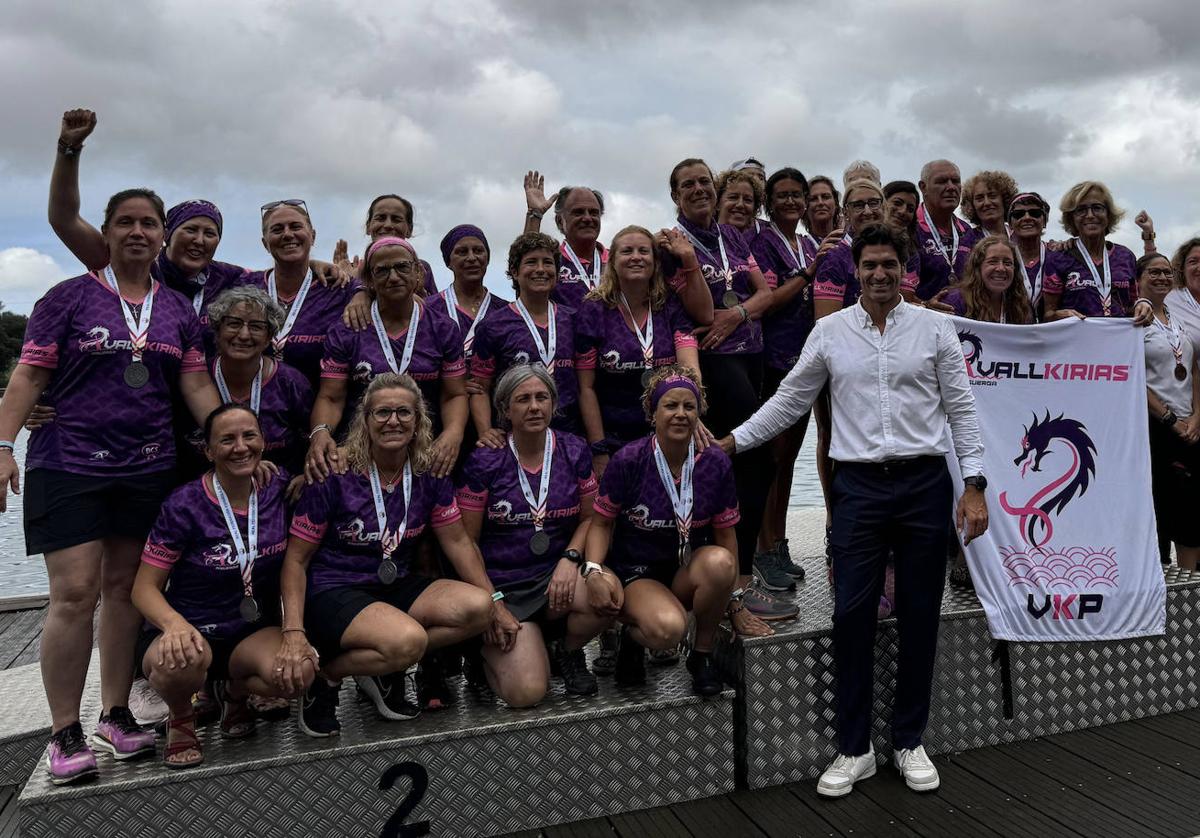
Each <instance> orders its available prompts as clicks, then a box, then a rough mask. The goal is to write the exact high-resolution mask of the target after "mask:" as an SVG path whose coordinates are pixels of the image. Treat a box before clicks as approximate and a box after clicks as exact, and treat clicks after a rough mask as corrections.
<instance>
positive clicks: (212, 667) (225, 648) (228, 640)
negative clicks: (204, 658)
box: [133, 622, 272, 681]
mask: <svg viewBox="0 0 1200 838" xmlns="http://www.w3.org/2000/svg"><path fill="white" fill-rule="evenodd" d="M270 625H272V624H270V623H263V622H258V623H255V624H254V625H252V626H246V627H245V628H244V629H242V630H241V631H240V632H238V633H237V634H235V635H233V636H231V637H205V638H204V640H205V642H206V643H208V648H210V649H212V663H210V664H209V665H208V677H207V678H206V679H205V680H207V681H224V680H225V679H226V678H228V677H229V659H230V658H231V657H233V650H234V649H236V648H237V647H238V644H239V643H241V642H242V641H243V640H245V639H246V638H247V637H249V636H250V635H252V634H254V633H255V632H256V631H261V630H262V629H264V628H268V627H269V626H270ZM161 635H162V632H161V631H159V630H158V629H156V628H154V627H153V626H149V627H147V628H143V629H142V633H141V634H139V635H138V639H137V646H136V648H135V652H134V658H133V663H134V666H135V667H136V668H137V674H138V676H140V677H142V678H145V677H146V672H145V670H144V669H143V668H142V659H143V658H145V657H146V652H148V651H150V644H151V643H153V642H154V641H155V640H156V639H157V638H158V637H160V636H161Z"/></svg>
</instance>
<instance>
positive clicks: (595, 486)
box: [579, 474, 600, 495]
mask: <svg viewBox="0 0 1200 838" xmlns="http://www.w3.org/2000/svg"><path fill="white" fill-rule="evenodd" d="M599 491H600V484H599V483H598V482H597V481H596V475H594V474H589V475H588V476H587V479H586V480H580V481H579V494H581V495H595V494H597V493H599Z"/></svg>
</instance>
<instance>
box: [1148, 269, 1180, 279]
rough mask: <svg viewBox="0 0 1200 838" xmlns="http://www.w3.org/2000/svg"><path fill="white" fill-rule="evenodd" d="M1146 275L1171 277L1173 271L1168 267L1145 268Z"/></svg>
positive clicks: (1157, 277) (1160, 277) (1153, 277)
mask: <svg viewBox="0 0 1200 838" xmlns="http://www.w3.org/2000/svg"><path fill="white" fill-rule="evenodd" d="M1146 276H1148V277H1150V278H1151V279H1171V278H1172V277H1174V276H1175V271H1173V270H1171V269H1170V268H1146Z"/></svg>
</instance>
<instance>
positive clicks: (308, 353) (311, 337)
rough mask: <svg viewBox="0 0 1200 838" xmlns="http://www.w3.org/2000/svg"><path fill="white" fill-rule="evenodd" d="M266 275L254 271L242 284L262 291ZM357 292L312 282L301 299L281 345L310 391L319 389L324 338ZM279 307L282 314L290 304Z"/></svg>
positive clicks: (353, 286)
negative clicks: (299, 307) (289, 330)
mask: <svg viewBox="0 0 1200 838" xmlns="http://www.w3.org/2000/svg"><path fill="white" fill-rule="evenodd" d="M270 273H271V271H270V270H266V271H255V272H254V273H252V274H250V275H249V276H248V277H247V279H246V282H247V284H249V285H253V286H255V287H256V288H261V289H263V290H264V291H266V290H267V275H268V274H270ZM359 288H360V286H359V285H358V284H357V283H356V282H351V283H348V284H346V285H344V286H342V287H341V288H335V287H333V286H327V285H322V284H321V283H320V282H318V281H317V280H316V279H314V280H313V282H312V285H311V286H310V287H309V289H308V295H307V296H306V297H305V298H304V307H303V308H302V309H301V310H300V313H299V314H298V315H297V316H296V322H295V324H293V326H292V330H291V332H290V333H289V334H288V337H287V340H286V342H285V343H284V346H283V352H282V358H283V360H284V362H285V363H287V364H288V365H289V366H291V367H294V368H295V369H298V370H299V371H300V372H301V374H302V375H303V376H304V377H305V378H307V379H308V382H309V384H311V385H312V386H313V389H314V390H315V389H317V387H318V386H319V379H320V376H321V359H322V358H323V357H325V335H326V334H328V332H329V329H330V328H331V327H332V326H333V324H334V323H340V322H342V312H343V311H345V310H346V305H347V304H348V303H349V302H350V298H351V297H353V296H354V294H355V292H357V291H358V290H359ZM269 293H270V292H268V294H269ZM279 304H280V305H282V306H283V309H284V311H288V310H289V309H290V307H291V304H292V301H291V300H286V301H285V300H279ZM367 331H370V329H369V328H368V329H367ZM276 357H280V355H279V353H276Z"/></svg>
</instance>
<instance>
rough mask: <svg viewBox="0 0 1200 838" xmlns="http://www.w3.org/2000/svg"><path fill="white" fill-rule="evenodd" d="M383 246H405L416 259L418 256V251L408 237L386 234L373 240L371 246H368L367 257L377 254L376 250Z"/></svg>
mask: <svg viewBox="0 0 1200 838" xmlns="http://www.w3.org/2000/svg"><path fill="white" fill-rule="evenodd" d="M383 247H403V248H404V249H405V250H407V251H408V252H409V253H411V254H412V255H413V258H414V259H416V258H417V251H416V250H414V249H413V246H412V245H411V244H409V243H408V239H402V238H399V237H398V236H384V237H383V238H381V239H376V240H375V241H373V242H371V246H370V247H368V248H367V258H368V259H370V258H371V257H372V256H374V255H375V251H377V250H379V249H380V248H383Z"/></svg>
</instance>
